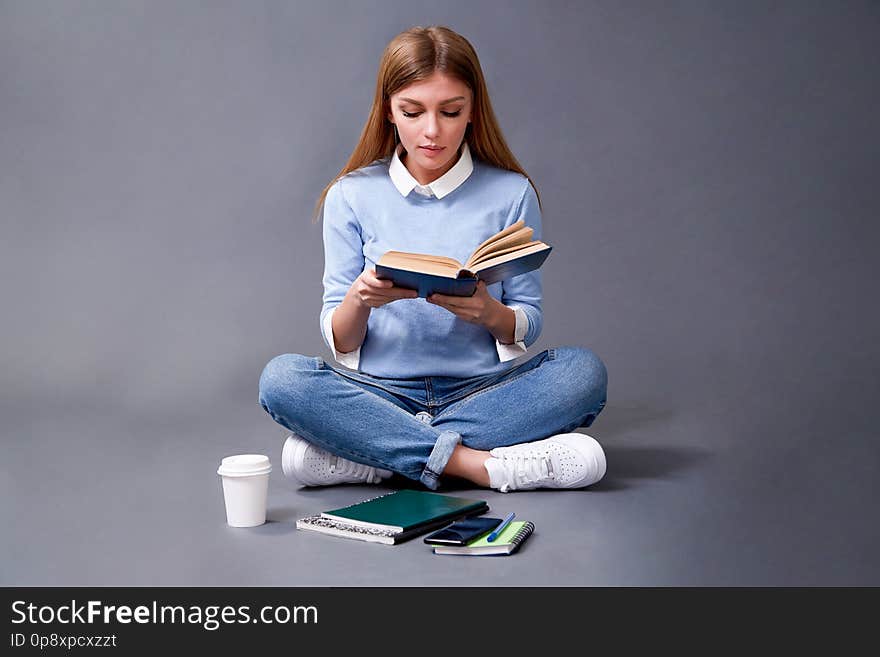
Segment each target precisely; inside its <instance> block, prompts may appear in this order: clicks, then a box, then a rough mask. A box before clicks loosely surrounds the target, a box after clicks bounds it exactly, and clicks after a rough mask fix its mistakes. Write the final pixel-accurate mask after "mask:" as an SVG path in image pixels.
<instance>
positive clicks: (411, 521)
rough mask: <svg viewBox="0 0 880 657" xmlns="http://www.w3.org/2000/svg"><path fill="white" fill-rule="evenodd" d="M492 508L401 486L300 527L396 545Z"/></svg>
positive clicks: (299, 522)
mask: <svg viewBox="0 0 880 657" xmlns="http://www.w3.org/2000/svg"><path fill="white" fill-rule="evenodd" d="M488 510H489V505H488V504H486V502H485V500H472V499H466V498H463V497H452V496H451V495H440V494H439V493H428V492H425V491H418V490H399V491H395V492H394V493H389V494H387V495H382V496H380V497H374V498H372V499H369V500H364V501H363V502H358V503H357V504H352V505H350V506H346V507H342V508H340V509H332V510H330V511H325V512H324V513H322V514H320V515H315V516H309V517H308V518H301V519H299V520H297V521H296V527H297V529H304V530H308V531H316V532H320V533H323V534H330V535H331V536H342V537H344V538H354V539H357V540H360V541H370V542H373V543H386V544H389V545H394V544H395V543H401V542H403V541H405V540H408V539H410V538H413V537H414V536H418V535H419V534H424V533H425V532H428V531H430V530H432V529H437V528H439V527H442V526H444V525H447V524H449V523H450V522H452V521H453V520H458V519H459V518H465V517H467V516H475V515H480V514H481V513H486V511H488Z"/></svg>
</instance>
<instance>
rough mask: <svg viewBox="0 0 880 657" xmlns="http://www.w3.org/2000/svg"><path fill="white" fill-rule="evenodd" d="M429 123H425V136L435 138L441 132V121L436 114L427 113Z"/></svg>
mask: <svg viewBox="0 0 880 657" xmlns="http://www.w3.org/2000/svg"><path fill="white" fill-rule="evenodd" d="M427 116H428V123H427V124H426V125H425V137H427V138H428V139H431V140H434V139H436V138H437V134H438V133H439V132H440V121H439V120H438V118H437V117H436V116H435V115H434V114H430V113H427Z"/></svg>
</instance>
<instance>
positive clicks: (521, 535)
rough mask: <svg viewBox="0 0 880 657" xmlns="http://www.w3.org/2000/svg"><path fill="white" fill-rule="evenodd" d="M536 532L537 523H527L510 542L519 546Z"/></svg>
mask: <svg viewBox="0 0 880 657" xmlns="http://www.w3.org/2000/svg"><path fill="white" fill-rule="evenodd" d="M533 531H535V523H533V522H527V523H526V524H524V525H523V526H522V527H520V528H519V531H518V532H517V533H516V534H514V535H513V538H511V539H510V542H511V543H513V544H514V545H516V546H519V544H520V543H522V542H523V541H524V540H526V538H528V536H529V534H531V533H532V532H533Z"/></svg>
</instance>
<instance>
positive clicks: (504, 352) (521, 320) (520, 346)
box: [495, 306, 529, 363]
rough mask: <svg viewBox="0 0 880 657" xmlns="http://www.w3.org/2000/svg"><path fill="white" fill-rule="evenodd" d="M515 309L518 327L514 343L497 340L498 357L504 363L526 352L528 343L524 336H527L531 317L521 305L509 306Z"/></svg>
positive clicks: (515, 329)
mask: <svg viewBox="0 0 880 657" xmlns="http://www.w3.org/2000/svg"><path fill="white" fill-rule="evenodd" d="M507 307H508V308H510V309H512V310H513V314H514V316H515V317H516V328H514V330H513V344H504V343H502V342H499V341H498V340H495V348H496V349H497V350H498V358H499V360H500V361H501V362H502V363H503V362H505V361H508V360H513V359H514V358H519V357H520V356H522V355H523V354H524V353H526V344H525V342H523V338H525V337H526V331H528V329H529V318H528V317H526V312H525V311H524V310H523V309H522V308H520V307H519V306H507Z"/></svg>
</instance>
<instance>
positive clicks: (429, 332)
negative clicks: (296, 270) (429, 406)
mask: <svg viewBox="0 0 880 657" xmlns="http://www.w3.org/2000/svg"><path fill="white" fill-rule="evenodd" d="M462 160H467V161H466V162H463V161H462ZM472 162H473V166H472V171H471V158H470V154H469V152H468V151H467V146H466V144H465V146H464V148H463V153H462V155H461V157H460V158H459V162H458V163H457V164H456V165H455V167H453V170H450V172H448V173H447V174H445V175H444V176H443V177H442V178H441V179H440V180H439V181H436V182H439V183H440V185H438V186H437V189H442V186H443V184H444V179H445V184H446V185H447V189H445V190H443V191H439V192H437V195H432V194H431V193H430V191H427V190H425V188H421V187H418V186H417V187H418V189H412V190H411V191H409V192H408V193H407V187H412V183H414V182H415V179H412V178H410V179H411V181H412V183H411V184H410V185H406V184H404V181H403V178H406V177H409V176H408V173H406V170H405V168H403V167H402V165H401V162H400V160H399V159H398V157H397V154H395V155H394V156H393V158H385V159H383V160H378V161H377V162H375V163H373V164H371V165H369V166H366V167H363V168H361V169H358V170H357V171H354V172H352V173H350V174H348V175H346V176H344V177H343V178H341V179H340V180H338V181H337V182H336V183H335V184H334V185H333V186H332V187H331V188H330V190H329V191H328V193H327V197H326V200H325V203H324V226H323V236H324V279H323V282H324V297H323V302H324V303H323V307H322V309H321V316H320V326H321V334H322V336H323V338H324V342H325V343H326V344H327V346H328V347H329V348H330V350H331V352H332V353H333V354H334V357H335V358H336V360H338V361H339V362H341V363H343V364H346V365H348V366H349V367H351V368H352V369H359V370H360V371H362V372H365V373H367V374H370V375H373V376H377V377H392V378H411V377H420V376H450V377H473V376H479V375H483V374H489V373H495V372H500V371H503V370H505V369H507V368H508V367H511V366H512V363H509V362H507V361H509V360H510V359H512V358H515V357H516V356H518V355H522V354H523V353H525V350H526V348H527V347H529V346H530V345H531V344H532V343H534V342H535V340H537V339H538V336H539V335H540V333H541V327H542V323H543V315H542V311H541V272H540V270H536V271H532V272H529V273H527V274H522V275H520V276H515V277H513V278H510V279H507V280H504V281H501V282H498V283H494V284H492V285H490V286H489V287H488V291H489V294H491V295H492V296H493V297H494V298H496V299H498V300H500V301H501V302H502V303H504V304H505V305H508V306H510V307H511V308H514V309H515V310H516V312H517V316H518V317H517V319H518V320H520V321H518V322H517V323H518V329H519V331H518V334H517V336H516V338H517V339H519V338H520V337H521V338H522V341H521V342H519V343H518V345H519V346H518V347H517V346H516V345H501V344H500V343H498V342H497V341H496V340H495V338H494V336H493V335H492V334H491V333H490V332H489V331H488V329H486V328H485V327H483V326H479V325H477V324H473V323H471V322H467V321H465V320H462V319H459V318H458V317H456V316H455V315H454V314H453V313H451V312H450V311H448V310H446V309H445V308H442V307H440V306H435V305H432V304H430V303H428V302H427V301H426V300H425V299H422V298H417V299H401V300H399V301H393V302H391V303H388V304H385V305H384V306H381V307H379V308H373V309H372V310H371V312H370V318H369V321H368V323H367V334H366V337H365V339H364V342H363V344H362V345H361V347H360V348H359V349H358V350H357V353H355V352H351V353H350V354H348V355H349V356H354V359H353V360H348V361H346V360H345V359H344V358H342V357H340V355H339V354H338V353H337V352H336V351H335V347H334V344H333V335H332V329H330V328H329V327H330V322H329V321H327V320H328V319H329V318H328V315H330V313H331V312H332V311H333V309H334V308H336V306H338V305H339V304H340V303H342V300H343V298H344V297H345V294H346V293H347V292H348V290H349V288H350V287H351V284H352V283H353V282H354V280H355V279H356V278H357V277H358V276H359V275H360V274H361V273H362V272H363V271H364V270H365V269H373V268H374V267H375V265H376V261H377V260H378V259H379V258H380V257H381V256H382V254H383V253H385V252H386V251H389V250H397V251H409V252H413V253H428V254H435V255H443V256H448V257H452V258H455V259H456V260H458V261H459V262H462V263H463V262H465V261H466V260H467V259H468V257H469V256H470V254H471V252H473V250H474V249H475V248H476V247H477V246H478V245H479V244H480V243H481V242H483V241H484V240H486V239H487V238H489V237H490V236H492V235H493V234H494V233H497V232H498V231H500V230H502V229H504V228H506V227H507V226H509V225H511V224H512V223H514V222H515V221H517V220H518V219H522V220H524V221H525V223H526V225H527V226H529V227H531V228H532V229H534V235H533V237H532V239H535V240H539V239H541V214H540V210H539V207H538V198H537V195H536V194H535V190H534V189H533V188H532V186H531V184H530V183H529V181H528V179H527V178H526V177H525V176H522V175H521V174H518V173H514V172H512V171H506V170H503V169H498V168H496V167H493V166H491V165H488V164H486V163H485V162H482V161H480V160H478V159H476V158H474V159H473V160H472ZM465 165H466V168H465ZM389 166H390V167H391V173H393V174H396V175H395V177H394V180H392V175H390V173H389ZM401 171H403V174H401ZM464 176H466V178H465V177H464ZM462 178H464V180H463V181H462ZM453 179H454V182H453V184H452V185H451V186H450V185H449V181H450V180H453ZM450 189H451V191H450ZM419 192H421V193H419ZM424 194H428V196H426V195H424ZM438 196H441V197H440V198H438ZM522 318H526V319H527V326H526V322H524V321H522ZM523 334H524V335H523ZM342 356H345V354H343V355H342Z"/></svg>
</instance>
